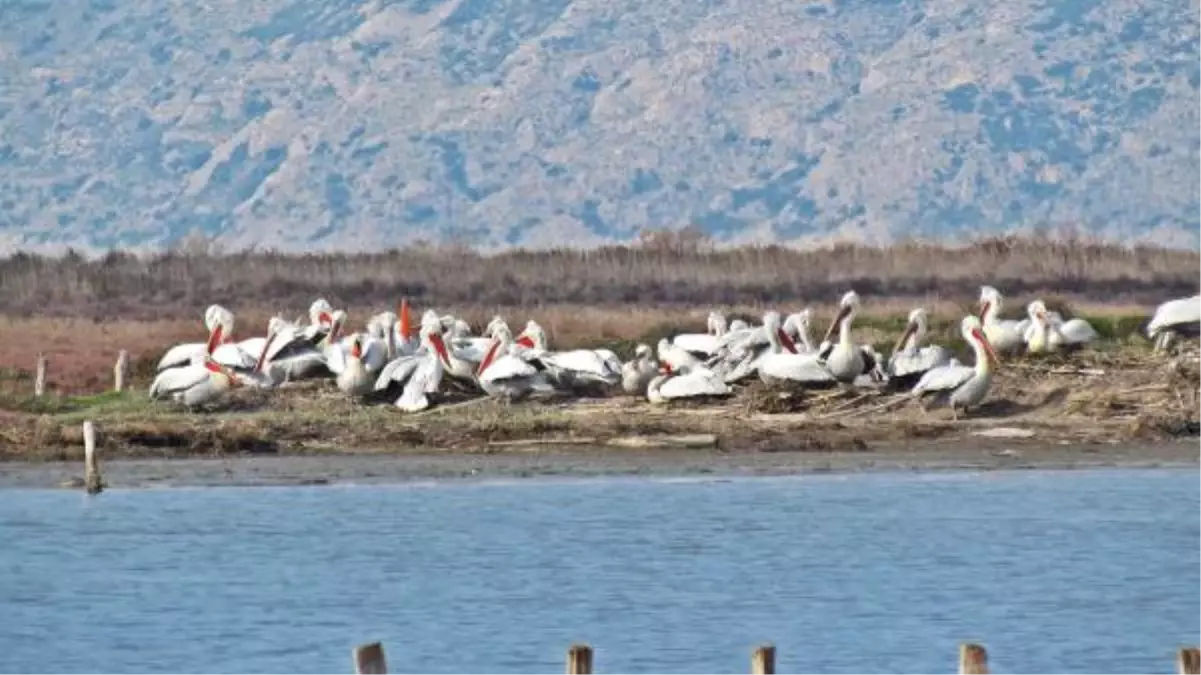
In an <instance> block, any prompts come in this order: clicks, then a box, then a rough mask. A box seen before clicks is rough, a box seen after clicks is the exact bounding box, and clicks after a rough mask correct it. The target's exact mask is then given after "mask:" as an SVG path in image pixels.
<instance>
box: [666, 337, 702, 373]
mask: <svg viewBox="0 0 1201 675" xmlns="http://www.w3.org/2000/svg"><path fill="white" fill-rule="evenodd" d="M655 351H656V352H657V355H658V357H659V361H661V362H662V363H666V364H667V365H668V366H669V367H670V368H671V369H672V370H679V369H681V368H685V367H687V368H699V367H700V366H701V360H700V359H698V358H697V357H696V355H694V354H693V353H692V352H690V351H688V350H687V349H684V348H683V347H679V346H677V345H674V344H672V342H671V340H668V339H667V338H660V340H659V343H658V344H657V345H656V349H655Z"/></svg>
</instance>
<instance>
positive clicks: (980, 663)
mask: <svg viewBox="0 0 1201 675" xmlns="http://www.w3.org/2000/svg"><path fill="white" fill-rule="evenodd" d="M959 675H988V650H986V649H985V648H984V645H978V644H974V643H971V642H966V643H964V644H962V645H960V646H959Z"/></svg>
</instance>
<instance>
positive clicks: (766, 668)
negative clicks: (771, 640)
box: [751, 645, 776, 675]
mask: <svg viewBox="0 0 1201 675" xmlns="http://www.w3.org/2000/svg"><path fill="white" fill-rule="evenodd" d="M775 672H776V648H775V646H774V645H759V647H758V648H756V649H755V651H754V652H753V653H752V654H751V675H775Z"/></svg>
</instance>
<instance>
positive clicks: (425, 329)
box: [420, 321, 450, 364]
mask: <svg viewBox="0 0 1201 675" xmlns="http://www.w3.org/2000/svg"><path fill="white" fill-rule="evenodd" d="M420 334H421V344H423V345H425V346H426V348H428V349H430V350H431V351H433V352H434V353H435V354H437V355H438V358H439V359H440V360H441V361H442V363H443V364H449V363H450V353H449V352H448V351H446V342H445V341H444V340H443V339H442V323H441V322H437V321H435V322H430V323H426V324H424V325H422V326H421V331H420Z"/></svg>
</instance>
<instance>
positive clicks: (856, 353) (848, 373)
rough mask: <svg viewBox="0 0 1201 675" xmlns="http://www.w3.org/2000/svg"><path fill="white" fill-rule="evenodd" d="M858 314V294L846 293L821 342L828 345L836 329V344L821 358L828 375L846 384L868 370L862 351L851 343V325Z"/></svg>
mask: <svg viewBox="0 0 1201 675" xmlns="http://www.w3.org/2000/svg"><path fill="white" fill-rule="evenodd" d="M858 312H859V294H858V293H856V292H855V291H847V292H846V294H845V295H843V296H842V300H840V301H839V302H838V315H837V316H835V317H834V321H832V322H830V327H829V328H828V329H827V330H826V336H825V337H824V338H822V342H824V343H829V341H830V337H831V336H832V335H834V329H838V342H836V343H834V345H833V346H832V347H831V348H830V351H829V352H828V353H826V354H823V356H824V358H825V361H826V368H827V369H828V370H829V371H830V374H831V375H833V376H834V378H835V379H836V380H838V381H839V382H845V383H848V384H849V383H851V382H854V381H855V378H857V377H859V376H860V375H863V374H864V373H866V372H867V371H868V370H869V369H870V368H869V367H868V364H867V360H866V359H865V358H864V354H863V349H861V348H860V347H859V346H858V345H856V344H854V343H853V342H851V323H852V322H853V321H854V320H855V315H856V314H857V313H858Z"/></svg>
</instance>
